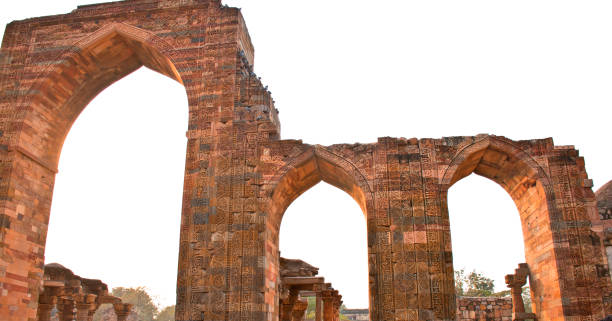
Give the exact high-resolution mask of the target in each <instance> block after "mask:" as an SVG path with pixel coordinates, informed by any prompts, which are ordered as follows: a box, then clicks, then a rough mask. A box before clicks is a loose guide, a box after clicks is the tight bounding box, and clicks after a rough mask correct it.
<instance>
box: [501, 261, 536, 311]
mask: <svg viewBox="0 0 612 321" xmlns="http://www.w3.org/2000/svg"><path fill="white" fill-rule="evenodd" d="M528 275H529V268H528V267H527V264H526V263H520V264H519V267H518V269H515V270H514V274H508V275H506V285H507V286H508V287H509V288H510V293H511V294H512V320H513V321H520V320H525V319H534V320H535V314H533V313H526V312H525V303H524V302H523V286H524V285H525V283H527V276H528Z"/></svg>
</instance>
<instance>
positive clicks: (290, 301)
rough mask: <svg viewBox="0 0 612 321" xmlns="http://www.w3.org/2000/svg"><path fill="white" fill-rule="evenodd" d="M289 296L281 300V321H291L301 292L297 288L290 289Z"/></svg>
mask: <svg viewBox="0 0 612 321" xmlns="http://www.w3.org/2000/svg"><path fill="white" fill-rule="evenodd" d="M288 292H289V294H288V295H287V297H286V298H285V299H284V300H281V311H280V319H281V321H291V318H292V316H291V311H293V306H294V304H295V302H296V301H297V297H298V294H299V291H297V290H296V289H295V288H289V291H288Z"/></svg>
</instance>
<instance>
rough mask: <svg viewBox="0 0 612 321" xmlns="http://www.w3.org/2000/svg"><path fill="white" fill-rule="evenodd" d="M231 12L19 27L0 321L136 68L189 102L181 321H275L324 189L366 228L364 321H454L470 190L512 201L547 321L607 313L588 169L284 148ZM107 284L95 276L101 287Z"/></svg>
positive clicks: (1, 92) (367, 148)
mask: <svg viewBox="0 0 612 321" xmlns="http://www.w3.org/2000/svg"><path fill="white" fill-rule="evenodd" d="M253 57H254V50H253V46H252V45H251V42H250V38H249V35H248V32H247V29H246V26H245V24H244V21H243V19H242V16H241V14H240V11H239V10H238V9H234V8H227V7H224V6H222V5H221V3H220V1H219V0H181V1H167V0H159V1H151V0H127V1H121V2H115V3H106V4H97V5H88V6H81V7H79V8H78V9H76V10H74V11H73V12H71V13H69V14H65V15H57V16H50V17H42V18H35V19H29V20H24V21H17V22H13V23H11V24H9V25H8V27H7V29H6V34H5V37H4V41H3V43H2V50H1V51H0V110H1V111H2V113H1V114H0V120H1V121H0V244H1V245H2V247H1V248H0V285H1V287H2V288H1V289H0V291H1V292H0V320H8V321H16V320H20V321H21V320H34V319H35V318H36V308H37V297H38V293H39V289H40V286H41V278H42V268H43V261H44V247H45V239H46V233H47V224H48V221H49V210H50V205H51V198H52V191H53V184H54V177H55V173H56V172H57V170H56V169H57V162H58V159H59V154H60V151H61V147H62V144H63V141H64V138H65V137H66V134H67V132H68V131H69V130H70V126H71V124H72V123H73V122H74V120H75V119H76V117H77V116H78V115H79V113H80V112H81V111H82V110H83V108H85V106H86V105H87V103H88V102H89V101H90V100H91V99H92V98H93V97H94V96H95V95H96V94H97V93H99V92H100V91H102V90H103V89H104V88H106V87H107V86H109V85H110V84H112V83H113V82H115V81H117V80H118V79H120V78H122V77H124V76H125V75H127V74H129V73H130V72H132V71H134V70H135V69H137V68H138V67H140V66H143V65H144V66H147V67H149V68H151V69H153V70H156V71H158V72H160V73H161V74H164V75H166V76H168V77H170V78H172V79H175V80H176V81H178V82H179V83H181V84H183V85H184V86H185V90H186V92H187V95H188V100H189V127H188V130H187V137H188V144H187V160H186V164H185V180H184V194H183V195H184V196H183V210H182V223H181V240H180V250H179V272H178V277H177V308H176V317H177V320H181V321H182V320H277V318H278V315H279V313H278V312H279V306H278V302H279V296H278V295H279V294H278V285H279V278H280V277H279V271H278V269H279V257H278V232H279V226H280V221H281V219H282V215H283V213H284V211H285V209H286V208H287V207H288V206H289V205H290V204H291V202H292V201H293V200H294V199H295V198H297V197H298V196H299V195H300V194H301V193H303V192H304V191H306V190H307V189H308V188H310V187H312V186H313V185H314V184H316V183H318V182H319V181H325V182H328V183H330V184H331V185H334V186H336V187H338V188H340V189H342V190H344V191H345V192H347V193H348V194H349V195H351V196H352V197H353V198H354V199H355V201H356V202H357V203H358V204H359V205H360V207H361V209H362V211H363V213H364V215H365V216H366V218H367V224H368V228H367V231H368V262H369V271H370V272H369V274H370V278H369V282H370V313H371V318H372V320H381V321H382V320H417V319H419V318H420V319H439V320H451V319H454V318H455V315H456V308H455V302H456V301H455V294H454V286H453V267H452V253H451V243H450V227H449V220H448V207H447V203H446V194H447V190H448V188H450V186H452V184H454V183H455V182H456V181H458V180H460V179H461V178H463V177H465V176H467V175H469V174H470V173H476V174H479V175H483V176H485V177H488V178H490V179H492V180H493V181H495V182H497V183H498V184H500V185H501V186H502V187H503V188H504V189H505V190H506V191H507V192H508V193H509V194H510V196H511V197H512V198H513V199H514V201H515V203H516V205H517V207H518V209H519V212H520V213H521V214H520V215H521V221H522V225H523V233H524V239H525V250H526V251H525V252H526V262H527V264H528V265H529V268H530V270H531V288H532V290H533V298H534V299H533V301H534V302H535V303H536V304H535V309H536V313H537V315H538V318H539V319H540V320H596V319H600V318H601V317H602V316H604V315H605V314H608V313H612V310H611V307H610V291H611V290H612V285H611V284H610V279H609V277H608V276H607V275H606V273H603V272H605V271H607V263H606V262H604V256H603V255H602V247H601V242H600V240H599V237H598V235H597V234H596V233H595V232H593V231H592V230H591V222H592V221H593V220H592V219H593V218H595V217H597V209H596V206H595V198H594V194H593V192H592V191H591V188H590V187H591V186H590V184H589V180H588V178H587V175H586V172H585V169H584V161H583V159H582V158H581V157H579V156H578V153H577V151H576V150H574V149H573V148H569V147H567V148H564V147H556V146H554V145H553V143H552V140H551V139H544V140H531V141H518V142H517V141H512V140H509V139H506V138H504V137H496V136H489V135H480V136H476V137H450V138H442V139H421V140H417V139H410V140H406V139H396V138H380V139H379V140H378V142H377V143H372V144H363V145H361V144H356V145H333V146H328V147H324V146H311V145H306V144H303V143H302V142H301V141H295V140H280V124H279V121H278V116H277V111H276V109H275V107H274V103H273V100H272V98H271V97H270V94H269V92H268V91H267V90H266V89H265V87H263V86H262V84H261V82H260V81H259V79H258V78H257V76H256V75H255V74H254V73H253V71H252V65H253ZM101 277H104V276H101Z"/></svg>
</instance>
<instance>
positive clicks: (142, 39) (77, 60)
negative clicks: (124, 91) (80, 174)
mask: <svg viewBox="0 0 612 321" xmlns="http://www.w3.org/2000/svg"><path fill="white" fill-rule="evenodd" d="M165 47H169V46H168V45H167V44H166V43H165V42H164V41H163V40H160V39H159V38H157V37H156V36H155V35H153V34H151V33H149V32H148V31H145V30H142V29H139V28H136V27H133V26H129V25H126V24H122V23H115V24H111V25H108V26H105V27H103V28H101V29H100V30H98V31H97V32H95V33H93V34H91V35H89V36H87V37H85V38H84V39H82V40H81V41H79V42H77V43H76V44H74V45H73V46H72V47H71V49H70V50H67V51H65V52H64V53H63V54H61V55H60V57H58V60H57V61H58V62H57V63H56V64H55V65H53V66H51V67H50V68H49V70H48V72H46V73H45V75H44V76H43V77H41V78H40V79H38V80H37V81H36V82H35V83H34V84H33V87H32V89H31V90H30V91H31V92H32V93H34V95H33V96H31V97H29V98H27V99H29V101H27V102H24V103H27V104H29V105H30V106H31V107H32V108H31V110H30V111H29V112H28V114H27V115H26V118H25V120H24V127H25V128H24V130H23V131H22V132H21V136H20V137H19V143H18V146H19V147H21V148H22V149H25V150H26V151H27V152H28V153H29V154H31V155H33V157H34V158H35V159H36V160H37V161H38V162H39V163H41V164H42V165H44V166H45V167H47V168H49V169H51V170H57V164H58V162H59V156H60V152H61V148H62V145H63V142H64V140H65V139H66V135H67V134H68V132H69V130H70V128H71V127H72V124H73V123H74V121H75V120H76V118H77V117H78V116H79V114H80V113H81V112H82V111H83V109H84V108H85V107H86V106H87V105H88V104H89V102H91V100H92V99H94V98H95V97H96V96H97V95H98V94H99V93H100V92H102V91H103V90H104V89H105V88H107V87H109V86H110V85H112V84H113V83H115V82H116V81H118V80H119V79H122V78H124V77H125V76H127V75H129V74H131V73H132V72H134V71H136V70H137V69H139V68H140V67H142V66H145V67H147V68H149V69H151V70H153V71H156V72H158V73H160V74H162V75H164V76H167V77H169V78H170V79H173V80H175V81H177V82H179V83H180V84H183V80H182V78H181V76H180V74H179V72H178V71H177V68H176V66H175V64H174V63H173V61H172V60H171V58H170V56H169V55H168V54H169V51H168V50H167V49H168V48H165ZM31 142H34V144H32V143H31Z"/></svg>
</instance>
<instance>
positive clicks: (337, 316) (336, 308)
mask: <svg viewBox="0 0 612 321" xmlns="http://www.w3.org/2000/svg"><path fill="white" fill-rule="evenodd" d="M340 306H342V296H341V295H339V294H338V291H335V295H334V319H333V321H339V320H340Z"/></svg>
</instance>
